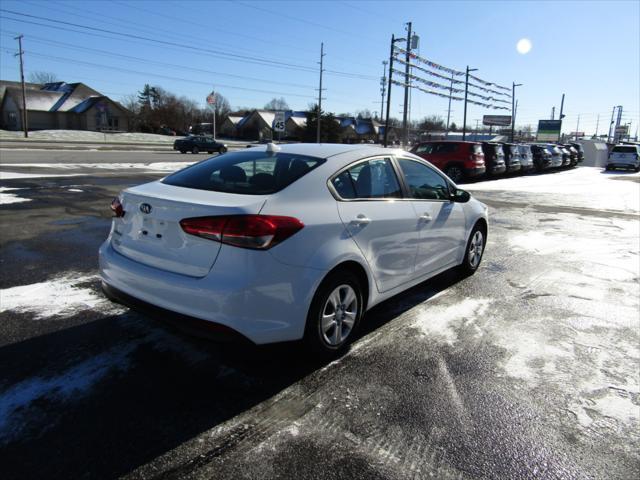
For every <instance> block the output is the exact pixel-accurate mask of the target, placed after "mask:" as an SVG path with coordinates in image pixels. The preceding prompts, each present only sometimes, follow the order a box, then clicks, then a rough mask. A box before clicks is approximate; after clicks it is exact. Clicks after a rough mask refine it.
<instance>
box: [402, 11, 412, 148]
mask: <svg viewBox="0 0 640 480" xmlns="http://www.w3.org/2000/svg"><path fill="white" fill-rule="evenodd" d="M407 26H408V28H407V32H408V33H407V51H406V55H405V65H404V111H403V112H402V132H403V134H404V144H405V145H408V144H409V126H408V125H407V115H408V113H409V61H410V60H411V22H407Z"/></svg>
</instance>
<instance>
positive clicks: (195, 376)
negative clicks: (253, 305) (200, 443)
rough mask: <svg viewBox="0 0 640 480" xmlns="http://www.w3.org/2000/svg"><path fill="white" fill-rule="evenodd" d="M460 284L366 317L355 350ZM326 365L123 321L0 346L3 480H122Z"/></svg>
mask: <svg viewBox="0 0 640 480" xmlns="http://www.w3.org/2000/svg"><path fill="white" fill-rule="evenodd" d="M460 279H461V277H460V276H459V275H458V274H457V272H456V271H454V270H452V271H448V272H445V273H443V274H441V275H439V276H437V277H435V278H434V279H431V280H429V281H427V282H424V283H422V284H420V285H418V286H416V287H414V288H412V289H410V290H408V291H406V292H404V293H402V294H400V295H398V296H396V297H394V298H393V299H390V300H388V301H386V302H384V303H383V304H380V305H378V306H376V307H375V308H373V309H372V310H371V311H370V312H369V313H368V314H367V317H366V319H365V321H364V322H363V324H362V326H361V327H362V328H360V330H359V332H358V334H357V337H358V338H356V344H357V342H358V341H359V340H361V339H362V337H365V336H367V335H369V334H371V333H372V332H374V331H376V330H377V329H379V328H380V327H382V326H384V325H385V324H387V323H388V322H390V321H391V320H393V319H395V318H397V317H398V316H399V315H400V314H402V313H403V312H405V311H407V310H409V309H411V308H413V307H414V306H416V305H418V304H420V303H422V302H424V301H426V300H427V299H429V298H430V297H432V296H433V295H435V294H436V293H438V292H440V291H442V290H444V289H446V288H448V287H450V286H451V285H453V284H455V283H456V282H458V281H460ZM25 320H26V319H25ZM326 363H327V362H326V361H325V362H323V361H318V360H314V359H312V358H310V357H309V355H308V353H307V352H306V351H305V350H304V348H303V347H302V346H301V345H300V344H299V343H288V344H276V345H270V346H263V347H255V346H250V345H246V344H240V343H227V344H217V343H212V342H210V341H207V340H202V339H198V338H194V337H192V336H188V335H185V334H183V333H182V332H180V331H178V330H176V329H175V328H173V327H171V326H168V325H165V324H164V323H162V322H159V321H157V319H154V318H149V317H146V316H144V315H140V314H138V313H135V312H133V311H128V310H123V313H118V314H114V315H110V316H106V317H103V318H100V319H98V320H94V321H89V322H87V323H83V324H80V325H76V326H73V327H69V328H64V329H62V330H58V331H56V332H53V333H47V334H43V335H41V336H38V337H34V338H30V339H28V340H25V341H22V342H19V343H15V344H10V345H7V346H4V347H2V348H0V464H1V465H2V470H3V472H4V473H3V477H4V478H49V479H51V478H65V479H66V478H79V477H86V478H114V477H119V476H122V475H126V474H127V473H130V472H132V471H134V470H135V469H136V468H138V467H140V466H142V465H145V464H147V463H149V462H151V461H153V460H154V459H157V458H158V457H159V456H162V455H163V454H166V453H167V452H170V451H172V450H173V449H175V448H176V447H179V446H180V445H182V444H184V443H185V442H188V441H190V440H193V439H194V437H197V436H198V435H201V434H203V433H204V432H207V431H208V430H210V429H212V428H214V427H216V426H218V425H220V424H222V423H223V422H225V421H226V420H229V419H231V418H233V417H235V416H237V415H239V414H242V413H243V412H247V411H248V410H250V409H251V408H252V407H254V406H256V405H258V404H259V403H261V402H263V401H265V400H268V399H270V398H271V397H273V396H274V395H276V394H277V393H278V392H281V391H282V390H283V389H285V388H287V387H289V386H291V385H292V384H294V383H296V382H298V381H299V380H301V379H303V378H304V377H306V376H308V375H309V374H311V373H313V372H315V371H317V370H318V369H320V368H321V367H323V366H325V365H326ZM312 383H315V382H312ZM309 388H320V385H316V386H315V387H309ZM295 401H296V400H295V399H294V402H295ZM300 402H301V403H302V399H300ZM300 414H302V413H300ZM239 441H240V440H239ZM181 460H183V459H182V458H181ZM184 460H185V461H186V460H188V459H187V458H185V459H184Z"/></svg>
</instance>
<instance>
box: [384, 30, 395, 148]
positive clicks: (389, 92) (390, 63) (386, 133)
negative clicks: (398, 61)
mask: <svg viewBox="0 0 640 480" xmlns="http://www.w3.org/2000/svg"><path fill="white" fill-rule="evenodd" d="M395 42H396V37H395V35H391V53H390V54H389V87H388V89H387V92H388V93H387V120H386V121H385V124H384V146H385V148H386V147H387V144H388V141H389V113H390V110H391V77H392V76H393V47H394V45H395Z"/></svg>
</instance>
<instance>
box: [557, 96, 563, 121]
mask: <svg viewBox="0 0 640 480" xmlns="http://www.w3.org/2000/svg"><path fill="white" fill-rule="evenodd" d="M562 112H564V93H563V94H562V100H561V101H560V116H559V117H558V120H562V119H563V118H564V115H563V114H562Z"/></svg>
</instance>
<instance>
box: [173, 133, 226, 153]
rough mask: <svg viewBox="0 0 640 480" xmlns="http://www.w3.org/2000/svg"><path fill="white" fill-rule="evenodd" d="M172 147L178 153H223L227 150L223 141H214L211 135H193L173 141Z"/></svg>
mask: <svg viewBox="0 0 640 480" xmlns="http://www.w3.org/2000/svg"><path fill="white" fill-rule="evenodd" d="M173 149H174V150H179V151H180V153H187V152H191V153H200V152H207V153H213V152H218V153H224V152H226V151H227V146H226V145H225V144H224V143H219V142H216V141H215V139H214V138H213V137H206V136H203V135H193V136H190V137H185V138H181V139H179V140H176V141H175V142H173Z"/></svg>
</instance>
